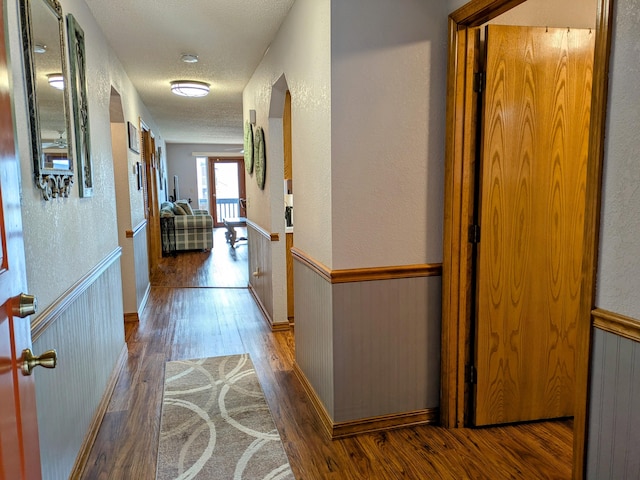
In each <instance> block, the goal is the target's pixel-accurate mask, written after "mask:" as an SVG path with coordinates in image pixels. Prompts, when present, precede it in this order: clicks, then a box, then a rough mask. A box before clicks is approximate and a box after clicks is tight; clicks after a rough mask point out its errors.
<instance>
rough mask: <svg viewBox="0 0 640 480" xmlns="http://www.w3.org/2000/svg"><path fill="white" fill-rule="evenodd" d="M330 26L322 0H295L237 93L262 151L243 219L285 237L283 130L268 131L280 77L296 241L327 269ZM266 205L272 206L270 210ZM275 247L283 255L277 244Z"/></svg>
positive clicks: (326, 3) (278, 280)
mask: <svg viewBox="0 0 640 480" xmlns="http://www.w3.org/2000/svg"><path fill="white" fill-rule="evenodd" d="M329 22H330V1H329V0H297V1H296V2H295V4H294V5H293V7H291V10H290V12H289V15H288V16H287V18H286V20H285V22H284V23H283V25H282V27H281V28H280V31H279V32H278V35H277V37H276V39H275V40H274V41H273V43H272V44H271V46H270V48H269V50H268V51H267V53H266V54H265V56H264V58H263V60H262V62H261V63H260V65H259V66H258V68H257V69H256V71H255V72H254V74H253V76H252V78H251V80H250V81H249V83H248V84H247V86H246V88H245V90H244V93H243V105H244V113H245V119H248V118H249V110H256V113H257V121H256V125H257V126H261V127H262V128H263V129H265V146H266V153H267V154H266V157H267V175H266V188H265V189H264V190H260V189H258V187H257V185H256V181H255V174H253V175H247V201H248V207H249V211H248V215H249V219H250V220H252V221H254V222H255V223H257V224H258V225H260V226H261V227H262V228H264V229H265V230H267V231H270V232H277V233H280V235H281V236H282V238H284V194H283V178H284V177H283V173H282V172H283V157H282V141H283V139H282V128H281V127H280V130H279V131H278V132H271V126H272V125H273V123H274V122H279V123H280V125H281V123H282V122H281V120H280V118H278V119H277V120H273V121H272V122H269V115H270V113H271V94H272V86H273V85H274V84H275V83H276V82H277V81H278V80H279V79H281V78H282V75H283V74H284V75H285V77H286V83H287V85H288V88H289V90H290V92H291V116H292V137H293V138H292V155H293V190H294V198H295V199H294V203H295V207H294V208H295V228H296V231H295V244H296V245H297V246H300V248H302V249H303V250H305V251H308V252H312V254H313V255H314V257H315V258H318V259H319V260H320V261H322V262H323V263H326V264H330V260H331V243H330V242H331V210H330V208H331V198H330V185H331V165H330V160H331V152H330V147H331V117H330V114H331V110H330V71H331V65H330V37H329V34H330V24H329ZM282 105H284V100H283V101H282ZM274 114H275V115H278V113H277V112H274ZM279 117H282V110H281V111H280V112H279ZM272 205H275V206H276V207H278V208H277V209H275V210H273V211H272ZM274 247H275V245H274ZM278 248H280V249H281V250H282V251H283V252H284V242H281V245H279V246H278ZM282 264H283V265H282V268H281V269H280V270H279V271H277V272H276V275H277V278H276V279H274V280H275V282H274V285H275V284H278V283H285V279H284V275H285V270H284V255H282ZM274 267H275V266H274ZM284 315H285V318H286V312H284Z"/></svg>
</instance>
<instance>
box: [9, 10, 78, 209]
mask: <svg viewBox="0 0 640 480" xmlns="http://www.w3.org/2000/svg"><path fill="white" fill-rule="evenodd" d="M19 8H20V26H21V31H22V48H23V58H24V73H25V86H26V93H27V108H28V109H29V111H28V118H27V121H28V126H29V133H30V137H31V138H30V140H31V161H32V162H33V175H34V180H35V183H36V186H37V188H39V189H41V190H42V197H43V198H44V199H45V200H51V199H52V198H56V197H68V196H69V194H70V193H71V186H72V185H73V180H74V175H73V153H72V152H73V149H71V148H69V144H68V140H69V139H70V138H71V136H70V131H71V129H70V118H69V117H70V116H69V113H70V110H69V103H68V101H67V100H68V97H67V92H68V88H69V82H68V77H67V73H66V72H67V69H66V62H65V58H66V55H65V49H66V46H65V35H64V17H63V16H62V7H61V6H60V3H59V2H58V1H57V0H33V1H31V0H20V2H19ZM45 57H46V61H45ZM51 73H54V74H55V75H53V76H52V75H50V74H51ZM47 77H48V79H49V81H50V82H51V83H49V82H47V81H44V82H39V81H38V79H44V78H47ZM54 77H57V79H56V80H55V81H54ZM60 79H61V80H62V82H60ZM52 87H55V88H52ZM60 88H62V89H60Z"/></svg>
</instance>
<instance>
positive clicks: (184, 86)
mask: <svg viewBox="0 0 640 480" xmlns="http://www.w3.org/2000/svg"><path fill="white" fill-rule="evenodd" d="M171 91H172V92H173V93H175V94H176V95H182V96H183V97H204V96H205V95H207V94H208V93H209V84H208V83H204V82H196V81H194V80H176V81H175V82H171Z"/></svg>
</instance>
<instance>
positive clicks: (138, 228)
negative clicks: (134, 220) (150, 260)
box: [126, 219, 147, 238]
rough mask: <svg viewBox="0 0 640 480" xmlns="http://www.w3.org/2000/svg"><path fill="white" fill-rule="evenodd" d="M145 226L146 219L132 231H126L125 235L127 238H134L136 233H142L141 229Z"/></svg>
mask: <svg viewBox="0 0 640 480" xmlns="http://www.w3.org/2000/svg"><path fill="white" fill-rule="evenodd" d="M146 226H147V219H144V220H142V221H141V222H140V223H139V224H138V225H136V226H135V228H134V229H133V230H127V231H126V235H127V238H133V237H135V236H136V235H137V234H138V233H140V232H141V231H142V229H144V227H146Z"/></svg>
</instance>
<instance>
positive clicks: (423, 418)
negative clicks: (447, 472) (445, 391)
mask: <svg viewBox="0 0 640 480" xmlns="http://www.w3.org/2000/svg"><path fill="white" fill-rule="evenodd" d="M293 372H294V374H295V375H296V377H297V378H298V380H299V381H300V383H301V384H302V387H303V389H304V391H305V393H306V394H307V398H308V399H309V401H310V402H311V405H312V406H313V408H314V410H315V412H316V415H317V416H318V419H319V420H320V423H321V424H322V426H323V427H324V428H323V431H324V432H325V434H326V435H327V436H328V437H329V438H330V439H331V440H336V439H339V438H345V437H351V436H354V435H361V434H364V433H372V432H380V431H385V430H393V429H395V428H404V427H412V426H417V425H433V424H436V423H438V421H439V419H440V413H439V411H438V409H437V408H427V409H424V410H418V411H415V412H403V413H396V414H391V415H383V416H379V417H375V418H362V419H358V420H351V421H348V422H334V421H333V420H332V418H331V416H330V415H329V413H328V412H327V410H326V409H325V408H324V405H323V403H322V400H320V398H319V397H318V395H317V394H316V391H315V390H314V388H313V386H312V385H311V384H310V383H309V380H307V377H306V376H305V374H304V372H303V371H302V370H301V369H300V367H299V366H298V364H297V363H296V362H294V363H293Z"/></svg>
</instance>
